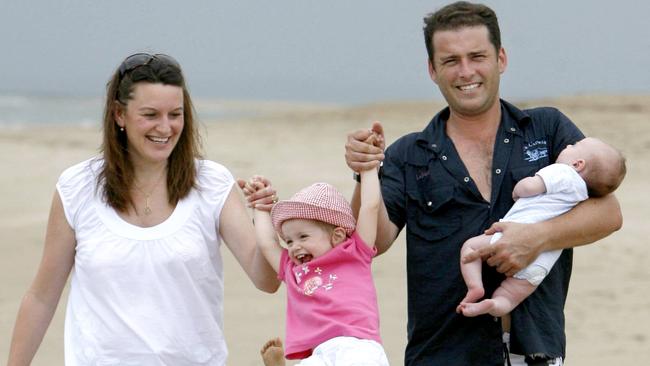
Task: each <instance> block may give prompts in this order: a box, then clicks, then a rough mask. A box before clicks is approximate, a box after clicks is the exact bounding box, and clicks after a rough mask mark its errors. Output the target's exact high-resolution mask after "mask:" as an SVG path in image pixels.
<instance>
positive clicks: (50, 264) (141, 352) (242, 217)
mask: <svg viewBox="0 0 650 366" xmlns="http://www.w3.org/2000/svg"><path fill="white" fill-rule="evenodd" d="M192 112H193V107H192V102H191V100H190V96H189V93H188V91H187V88H186V86H185V81H184V78H183V75H182V72H181V69H180V66H179V64H178V63H177V62H176V61H175V60H174V59H173V58H171V57H170V56H166V55H162V54H156V55H151V54H146V53H138V54H134V55H131V56H129V57H127V58H126V59H125V60H124V61H123V62H122V63H121V64H120V66H119V68H118V69H117V70H116V71H115V73H114V75H113V77H112V78H111V80H110V81H109V83H108V87H107V98H106V106H105V110H104V122H103V132H104V138H103V144H102V156H100V157H94V158H92V159H89V160H87V161H84V162H82V163H79V164H77V165H74V166H72V167H70V168H68V169H67V170H66V171H65V172H63V174H62V175H61V177H60V178H59V181H58V183H57V186H56V188H57V189H56V192H55V193H54V198H53V201H52V207H51V211H50V217H49V221H48V226H47V234H46V238H45V247H44V253H43V258H42V261H41V264H40V267H39V269H38V273H37V275H36V278H35V279H34V282H33V283H32V285H31V287H30V288H29V290H28V292H27V294H26V295H25V297H24V299H23V301H22V303H21V306H20V310H19V312H18V317H17V320H16V325H15V329H14V334H13V339H12V344H11V350H10V354H9V365H28V364H29V363H30V362H31V360H32V358H33V357H34V354H35V353H36V351H37V349H38V347H39V345H40V343H41V340H42V338H43V335H44V333H45V331H46V329H47V327H48V325H49V323H50V321H51V319H52V316H53V314H54V311H55V309H56V306H57V303H58V301H59V298H60V296H61V292H62V290H63V288H64V286H65V283H66V280H67V278H68V275H69V274H70V271H71V269H72V268H73V267H74V272H73V275H72V279H71V285H70V294H69V299H68V306H67V312H66V320H65V361H66V365H113V364H115V365H223V364H225V360H226V356H227V350H226V345H225V341H224V336H223V321H222V315H223V314H222V313H223V271H222V260H221V254H220V251H219V244H220V241H221V239H223V241H224V242H225V243H226V245H227V246H228V248H229V249H230V251H231V252H232V253H233V255H234V256H235V258H236V259H237V261H238V262H239V264H240V265H241V266H242V268H243V269H244V271H245V272H246V274H247V275H248V276H249V277H250V279H251V280H252V281H253V283H254V284H255V286H256V287H257V288H259V289H261V290H263V291H267V292H274V291H276V290H277V288H278V286H279V283H278V281H277V279H276V278H275V273H274V272H273V269H272V268H271V267H270V266H269V265H268V264H267V263H266V261H265V260H264V257H263V256H262V255H261V253H259V252H258V250H257V247H256V245H255V235H254V231H253V226H252V224H251V220H250V219H249V217H248V215H247V213H246V208H245V206H244V203H243V201H242V198H241V195H240V193H239V192H238V189H237V183H236V182H235V180H234V179H233V177H232V175H231V174H230V172H229V171H228V170H227V169H226V168H225V167H223V166H221V165H219V164H217V163H215V162H212V161H207V160H201V159H200V158H199V156H200V155H199V136H198V133H197V130H196V126H195V123H194V119H193V113H192ZM263 196H264V197H263V198H261V199H259V200H258V201H257V203H258V204H270V203H271V201H274V200H275V199H276V198H275V192H274V191H273V190H272V189H269V190H267V191H266V192H265V195H263Z"/></svg>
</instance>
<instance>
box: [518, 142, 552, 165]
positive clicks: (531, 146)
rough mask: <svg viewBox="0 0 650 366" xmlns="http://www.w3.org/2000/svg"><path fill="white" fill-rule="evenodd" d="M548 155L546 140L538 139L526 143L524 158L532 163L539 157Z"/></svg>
mask: <svg viewBox="0 0 650 366" xmlns="http://www.w3.org/2000/svg"><path fill="white" fill-rule="evenodd" d="M546 157H548V147H547V146H546V140H537V141H533V142H529V143H528V144H526V145H524V160H526V161H527V162H530V163H532V162H533V161H537V160H539V159H543V158H546Z"/></svg>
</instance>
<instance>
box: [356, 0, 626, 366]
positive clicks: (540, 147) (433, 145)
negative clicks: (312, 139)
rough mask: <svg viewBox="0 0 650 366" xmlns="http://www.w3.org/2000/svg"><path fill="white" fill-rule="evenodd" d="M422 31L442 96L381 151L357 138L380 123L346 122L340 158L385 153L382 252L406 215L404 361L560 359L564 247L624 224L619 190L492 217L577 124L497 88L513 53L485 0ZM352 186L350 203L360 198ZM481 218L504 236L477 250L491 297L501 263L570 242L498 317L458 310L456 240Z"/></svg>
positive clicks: (481, 224) (506, 268)
mask: <svg viewBox="0 0 650 366" xmlns="http://www.w3.org/2000/svg"><path fill="white" fill-rule="evenodd" d="M424 33H425V41H426V46H427V51H428V56H429V73H430V76H431V79H432V80H433V81H434V82H435V83H436V84H437V85H438V88H439V89H440V91H441V92H442V94H443V96H444V98H445V100H446V101H447V103H448V107H447V108H445V109H444V110H442V111H440V112H439V113H438V114H437V115H436V116H435V117H434V118H433V120H432V121H431V122H430V123H429V125H428V126H427V127H426V128H425V129H424V130H423V131H422V132H416V133H411V134H408V135H406V136H403V137H401V138H400V139H398V140H397V141H396V142H394V143H393V144H392V145H391V146H390V147H389V148H388V149H387V150H386V152H385V156H384V153H383V149H382V148H383V146H379V147H375V146H371V145H369V144H366V143H364V142H363V141H365V140H366V138H367V137H368V136H369V135H370V134H371V133H373V132H374V133H378V134H383V129H382V126H381V124H379V123H374V124H373V126H372V128H371V130H360V131H356V132H353V133H351V134H350V135H349V136H348V142H347V144H346V162H347V163H348V166H350V168H351V169H352V170H354V171H355V172H358V171H362V170H365V169H367V168H368V167H371V166H374V165H376V164H377V161H379V160H383V175H382V194H383V197H384V205H382V207H381V210H380V217H379V225H378V227H379V228H378V233H377V243H376V245H377V248H378V250H379V252H380V253H381V252H384V251H386V250H387V249H388V248H389V247H390V246H391V244H392V243H393V241H394V240H395V238H396V237H397V235H398V233H399V232H400V230H401V229H402V228H403V227H404V226H406V242H407V281H408V317H409V318H408V345H407V348H406V354H405V363H406V364H407V365H503V364H504V362H507V364H510V363H511V362H512V364H513V365H515V364H519V365H526V364H528V365H538V364H541V365H561V364H562V362H563V359H564V357H565V348H566V339H565V334H564V315H563V308H564V303H565V300H566V295H567V291H568V284H569V279H570V275H571V264H572V250H571V248H572V247H574V246H578V245H583V244H588V243H591V242H594V241H596V240H599V239H601V238H603V237H605V236H607V235H609V234H610V233H612V232H613V231H615V230H617V229H618V228H620V226H621V223H622V217H621V213H620V207H619V205H618V201H617V200H616V198H615V197H614V196H613V195H608V196H605V197H603V198H598V199H594V198H590V199H588V200H587V201H585V202H583V203H581V204H580V205H578V206H576V207H575V208H574V209H573V210H571V211H569V212H568V213H566V214H564V215H562V216H559V217H557V218H555V219H552V220H549V221H545V222H541V223H536V224H516V223H506V222H501V223H498V222H497V221H498V219H499V218H500V217H502V216H503V215H505V213H506V212H507V211H508V209H509V208H510V207H511V206H512V204H513V201H512V189H513V186H514V184H515V183H516V182H517V181H519V180H520V179H522V178H524V177H527V176H531V175H533V174H534V173H535V172H536V171H537V170H539V169H540V168H542V167H544V166H546V165H549V164H551V163H553V162H554V161H555V159H556V158H557V155H558V154H559V152H560V151H561V150H562V149H563V148H564V147H565V146H567V145H568V144H573V143H575V142H576V141H578V140H580V139H582V138H583V137H584V135H583V134H582V133H581V132H580V130H578V128H577V127H576V126H575V125H574V124H573V123H572V122H571V121H570V120H569V119H568V118H567V117H566V116H564V115H563V114H562V113H560V112H559V111H557V110H555V109H553V108H536V109H531V110H525V111H522V110H519V109H517V108H516V107H515V106H513V105H511V104H509V103H507V102H505V101H503V100H500V98H499V79H500V75H501V74H502V73H503V72H504V71H505V70H506V66H507V61H508V60H507V56H506V53H505V50H504V49H503V47H501V41H500V31H499V26H498V22H497V18H496V15H495V14H494V12H493V11H492V10H491V9H490V8H488V7H486V6H483V5H479V4H471V3H467V2H457V3H454V4H451V5H448V6H446V7H444V8H442V9H440V10H438V11H437V12H436V13H433V14H430V15H429V16H427V17H426V18H425V27H424ZM358 187H359V184H357V187H356V189H355V193H354V196H353V199H352V202H353V207H357V206H358V202H359V195H358V194H359V193H358ZM603 212H606V213H607V214H606V215H602V213H603ZM495 222H497V223H495ZM493 223H495V224H493ZM492 224H493V225H492ZM490 225H492V226H491V227H490ZM488 228H490V229H489V230H488V233H494V232H496V231H501V232H502V233H503V237H502V238H501V239H500V240H499V242H498V243H496V244H495V245H493V246H490V247H488V248H484V249H485V250H483V251H480V252H479V253H478V254H477V257H478V256H481V257H483V258H484V259H487V261H486V263H487V264H488V265H489V266H484V269H483V272H484V276H483V278H484V282H485V289H486V297H490V296H491V294H492V291H494V289H495V288H496V287H497V286H498V284H499V283H500V282H501V280H502V279H503V274H505V275H512V274H514V273H516V272H517V271H518V270H520V269H522V268H523V267H525V266H526V265H527V264H529V263H530V262H532V260H533V259H534V258H535V257H536V256H537V255H538V254H539V253H540V252H542V251H547V250H552V249H565V250H564V251H563V254H562V256H561V257H560V259H559V260H558V262H557V263H556V264H555V266H554V267H553V269H552V270H551V272H550V273H549V275H548V277H547V278H546V279H545V280H544V281H543V282H542V284H541V285H540V287H539V288H538V289H537V291H536V292H535V293H533V295H531V296H530V297H529V298H528V299H526V300H525V301H524V302H523V303H522V304H521V305H520V306H518V307H517V308H516V309H515V310H514V311H513V312H512V313H511V314H510V315H511V317H504V318H503V319H501V321H499V319H496V318H493V317H490V316H479V317H476V318H467V317H464V316H462V315H461V314H457V313H456V311H455V309H456V306H457V305H458V303H459V302H460V300H461V299H462V298H463V297H464V295H465V293H466V287H465V284H464V283H463V279H462V276H461V273H460V269H459V255H460V248H461V246H462V244H463V242H464V241H465V240H466V239H468V238H470V237H472V236H474V235H477V234H481V233H483V231H484V230H486V229H488ZM502 337H503V340H504V341H505V340H507V339H508V338H509V344H508V343H506V345H507V346H508V347H509V349H510V352H512V353H511V354H508V353H509V352H508V347H506V349H505V351H504V343H502V342H503V341H502Z"/></svg>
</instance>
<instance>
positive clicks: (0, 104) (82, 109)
mask: <svg viewBox="0 0 650 366" xmlns="http://www.w3.org/2000/svg"><path fill="white" fill-rule="evenodd" d="M194 102H195V103H194V104H195V109H196V111H197V114H198V119H199V120H200V121H214V120H219V119H223V118H228V117H235V116H236V117H243V116H248V115H252V114H254V112H253V111H252V110H251V109H250V108H246V107H245V106H242V105H238V106H236V107H232V106H228V104H227V103H222V102H220V101H211V100H201V101H198V102H197V101H194ZM103 108H104V99H103V98H102V97H93V96H88V97H82V96H58V95H57V96H48V95H20V94H0V127H7V126H30V125H40V124H73V125H83V126H99V125H100V123H101V120H102V113H103Z"/></svg>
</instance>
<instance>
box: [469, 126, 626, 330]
mask: <svg viewBox="0 0 650 366" xmlns="http://www.w3.org/2000/svg"><path fill="white" fill-rule="evenodd" d="M625 172H626V168H625V158H624V157H623V156H622V155H621V153H620V152H619V151H618V150H616V149H615V148H613V147H611V146H609V145H607V144H606V143H604V142H602V141H600V140H598V139H595V138H590V137H587V138H585V139H583V140H580V141H579V142H577V143H576V144H575V145H569V146H567V147H566V148H565V149H564V150H562V151H561V152H560V155H559V156H558V157H557V160H556V163H555V164H551V165H549V166H547V167H545V168H542V169H540V170H539V171H538V172H537V173H536V174H535V176H533V177H528V178H524V179H522V180H521V181H519V182H518V183H517V184H516V185H515V188H514V190H513V192H512V197H513V199H514V200H515V201H516V202H515V204H514V205H513V206H512V208H511V209H510V210H509V211H508V213H507V214H506V216H505V217H504V218H503V219H501V221H513V222H521V223H534V222H539V221H544V220H548V219H551V218H553V217H555V216H559V215H561V214H563V213H565V212H567V211H569V210H570V209H571V208H572V207H574V206H575V205H577V204H578V203H579V202H581V201H583V200H585V199H587V198H588V196H592V197H598V196H604V195H607V194H609V193H611V192H613V191H614V190H615V189H616V188H617V187H618V186H619V184H620V183H621V182H622V181H623V178H624V177H625ZM500 237H501V234H500V233H496V234H494V235H479V236H475V237H473V238H471V239H468V240H467V241H466V242H465V244H463V247H462V249H461V272H462V274H463V278H464V280H465V283H466V285H467V295H465V298H464V299H463V300H462V301H461V302H460V305H458V307H457V308H456V311H457V312H459V313H462V314H463V315H465V316H477V315H480V314H486V313H489V314H490V315H492V316H496V317H499V316H503V315H505V314H507V313H509V312H511V311H512V309H514V308H515V306H517V305H519V303H521V302H522V301H523V300H524V299H525V298H526V297H528V296H529V295H530V294H532V293H533V291H535V289H536V288H537V286H539V284H540V283H541V282H542V280H543V279H544V278H545V277H546V275H547V274H548V272H549V271H550V270H551V267H553V264H554V263H555V262H556V261H557V259H558V258H559V257H560V254H561V252H562V251H561V250H554V251H550V252H544V253H542V254H540V255H539V257H537V258H536V259H535V261H534V262H533V263H531V264H530V265H529V266H528V267H526V268H524V269H522V270H521V271H519V272H517V273H516V274H515V275H514V276H513V277H508V278H506V279H505V280H504V281H503V282H502V283H501V285H500V286H499V287H498V288H497V289H496V290H495V291H494V294H493V295H492V298H491V299H484V300H482V301H480V302H478V303H477V302H476V301H477V300H479V299H481V298H482V297H483V295H484V289H483V283H482V279H481V260H480V259H478V260H475V261H471V262H467V263H463V257H465V256H466V255H467V254H469V253H471V252H473V251H475V250H478V249H479V248H482V247H485V246H487V245H491V244H493V243H495V242H496V241H497V240H499V238H500Z"/></svg>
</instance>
